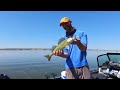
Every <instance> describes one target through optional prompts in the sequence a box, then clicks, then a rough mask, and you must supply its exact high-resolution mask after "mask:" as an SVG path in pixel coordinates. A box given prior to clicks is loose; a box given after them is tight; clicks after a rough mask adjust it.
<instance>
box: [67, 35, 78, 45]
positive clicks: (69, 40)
mask: <svg viewBox="0 0 120 90" xmlns="http://www.w3.org/2000/svg"><path fill="white" fill-rule="evenodd" d="M75 39H76V37H75V36H72V37H70V38H68V39H67V43H72V42H73V41H74V40H75Z"/></svg>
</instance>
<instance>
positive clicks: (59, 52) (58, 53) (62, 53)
mask: <svg viewBox="0 0 120 90" xmlns="http://www.w3.org/2000/svg"><path fill="white" fill-rule="evenodd" d="M53 54H54V55H55V56H60V57H63V58H66V57H67V53H65V52H64V51H63V50H56V51H53Z"/></svg>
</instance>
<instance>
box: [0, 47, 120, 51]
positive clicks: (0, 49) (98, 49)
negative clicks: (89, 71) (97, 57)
mask: <svg viewBox="0 0 120 90" xmlns="http://www.w3.org/2000/svg"><path fill="white" fill-rule="evenodd" d="M0 50H52V49H50V48H0ZM87 50H88V51H120V50H106V49H87Z"/></svg>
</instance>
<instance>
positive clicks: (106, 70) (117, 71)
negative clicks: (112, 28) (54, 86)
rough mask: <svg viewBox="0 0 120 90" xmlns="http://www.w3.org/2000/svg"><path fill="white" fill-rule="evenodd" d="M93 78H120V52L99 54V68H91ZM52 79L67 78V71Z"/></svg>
mask: <svg viewBox="0 0 120 90" xmlns="http://www.w3.org/2000/svg"><path fill="white" fill-rule="evenodd" d="M91 75H92V79H120V53H106V54H101V55H98V56H97V68H96V69H95V70H91ZM52 79H66V77H65V71H62V72H61V76H59V77H54V78H52Z"/></svg>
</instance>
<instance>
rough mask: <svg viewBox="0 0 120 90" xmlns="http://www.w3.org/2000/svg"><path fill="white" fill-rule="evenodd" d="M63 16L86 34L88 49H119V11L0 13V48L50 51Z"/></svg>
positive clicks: (59, 30)
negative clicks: (48, 49) (47, 49)
mask: <svg viewBox="0 0 120 90" xmlns="http://www.w3.org/2000/svg"><path fill="white" fill-rule="evenodd" d="M64 16H67V17H69V18H70V19H71V20H72V24H73V26H74V27H75V28H76V29H77V30H82V31H85V32H86V33H87V35H88V49H110V50H114V49H115V50H120V11H0V48H51V47H52V46H53V45H56V44H57V42H58V39H59V38H61V37H62V36H63V35H64V34H65V30H64V29H63V28H62V27H60V26H59V22H60V19H61V18H62V17H64Z"/></svg>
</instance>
